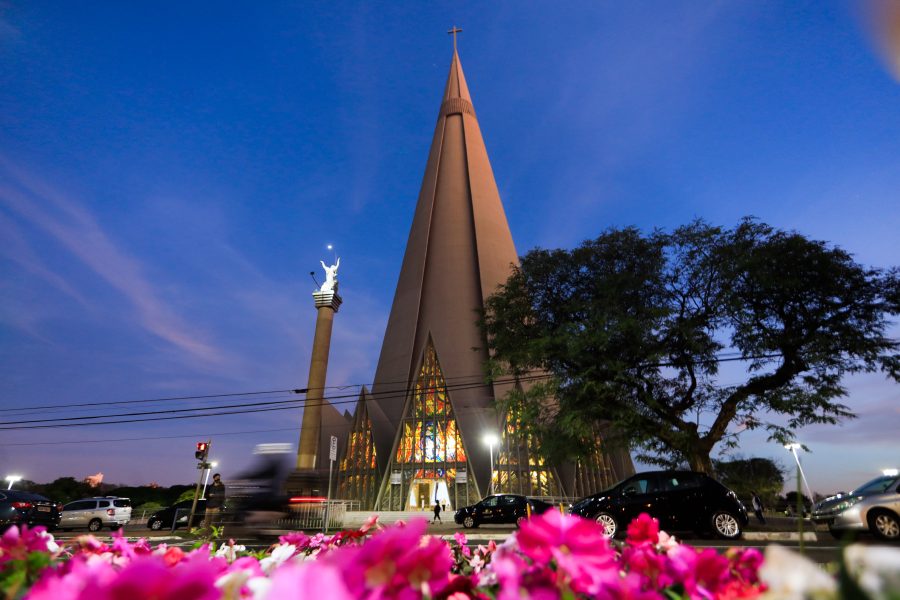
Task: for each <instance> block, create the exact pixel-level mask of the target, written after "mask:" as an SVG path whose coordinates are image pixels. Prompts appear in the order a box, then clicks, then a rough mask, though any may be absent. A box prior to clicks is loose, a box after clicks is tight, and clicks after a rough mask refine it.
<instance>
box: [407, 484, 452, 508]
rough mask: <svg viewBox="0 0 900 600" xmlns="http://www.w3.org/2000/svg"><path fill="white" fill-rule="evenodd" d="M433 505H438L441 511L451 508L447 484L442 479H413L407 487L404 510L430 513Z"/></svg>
mask: <svg viewBox="0 0 900 600" xmlns="http://www.w3.org/2000/svg"><path fill="white" fill-rule="evenodd" d="M435 503H437V504H440V505H441V508H442V509H443V510H450V509H451V508H452V503H451V502H450V491H449V489H448V488H447V482H446V481H444V480H442V479H414V480H413V482H412V484H411V485H410V486H409V496H408V497H407V499H406V510H427V511H430V510H432V509H433V508H434V505H435Z"/></svg>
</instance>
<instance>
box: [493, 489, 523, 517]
mask: <svg viewBox="0 0 900 600" xmlns="http://www.w3.org/2000/svg"><path fill="white" fill-rule="evenodd" d="M497 510H498V515H497V522H498V523H515V522H516V520H517V519H518V518H519V516H520V515H521V516H525V502H524V498H522V497H521V496H514V495H512V494H507V495H504V496H501V497H500V502H499V505H498V508H497Z"/></svg>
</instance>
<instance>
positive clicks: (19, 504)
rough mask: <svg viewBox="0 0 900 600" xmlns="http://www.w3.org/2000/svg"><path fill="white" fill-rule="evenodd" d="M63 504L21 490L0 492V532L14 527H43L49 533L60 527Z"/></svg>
mask: <svg viewBox="0 0 900 600" xmlns="http://www.w3.org/2000/svg"><path fill="white" fill-rule="evenodd" d="M62 508H63V506H62V504H57V503H56V502H51V501H50V500H48V499H47V498H44V497H43V496H40V495H38V494H32V493H30V492H21V491H19V490H0V532H2V531H6V530H7V529H8V528H9V527H12V526H13V525H23V524H26V525H29V526H32V525H43V526H44V527H46V528H47V530H48V531H52V530H53V529H55V528H56V527H58V526H59V513H60V511H62Z"/></svg>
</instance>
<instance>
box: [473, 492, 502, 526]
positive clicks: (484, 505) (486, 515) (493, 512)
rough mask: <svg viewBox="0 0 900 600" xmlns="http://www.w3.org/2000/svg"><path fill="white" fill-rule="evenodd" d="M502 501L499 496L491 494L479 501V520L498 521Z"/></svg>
mask: <svg viewBox="0 0 900 600" xmlns="http://www.w3.org/2000/svg"><path fill="white" fill-rule="evenodd" d="M499 503H500V497H499V496H491V497H490V498H485V499H484V500H482V501H481V502H479V503H478V513H479V516H478V520H479V521H480V522H481V523H496V522H497V517H498V515H499V512H500V511H499V508H498V505H499Z"/></svg>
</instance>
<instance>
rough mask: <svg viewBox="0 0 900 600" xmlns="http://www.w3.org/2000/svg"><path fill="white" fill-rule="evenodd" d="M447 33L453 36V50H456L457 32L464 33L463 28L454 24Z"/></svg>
mask: <svg viewBox="0 0 900 600" xmlns="http://www.w3.org/2000/svg"><path fill="white" fill-rule="evenodd" d="M447 33H448V34H450V35H452V36H453V52H454V53H455V52H456V34H457V33H462V29H460V28H458V27H457V26H456V25H454V26H453V28H452V29H448V30H447Z"/></svg>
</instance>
